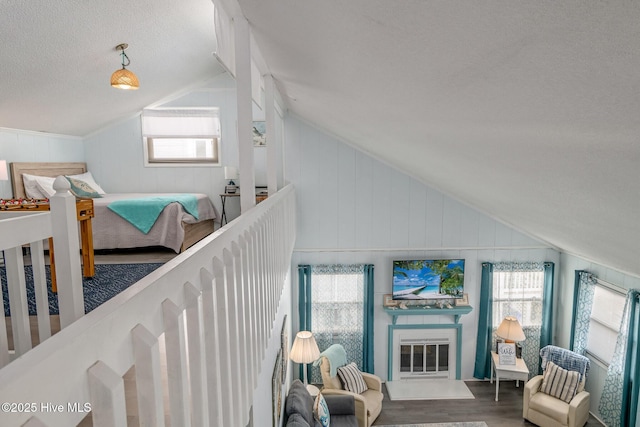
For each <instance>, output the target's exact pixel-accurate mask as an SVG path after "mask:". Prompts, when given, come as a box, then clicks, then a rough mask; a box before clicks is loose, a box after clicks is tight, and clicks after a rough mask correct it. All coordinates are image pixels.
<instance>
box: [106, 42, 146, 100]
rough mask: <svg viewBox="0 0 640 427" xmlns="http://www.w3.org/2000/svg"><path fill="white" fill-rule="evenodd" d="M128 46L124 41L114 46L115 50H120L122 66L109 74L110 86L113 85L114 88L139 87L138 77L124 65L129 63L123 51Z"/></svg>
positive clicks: (130, 88) (128, 88) (131, 88)
mask: <svg viewBox="0 0 640 427" xmlns="http://www.w3.org/2000/svg"><path fill="white" fill-rule="evenodd" d="M128 47H129V45H128V44H126V43H122V44H119V45H118V46H116V50H119V51H121V55H122V68H121V69H120V70H116V71H115V72H114V73H113V74H112V75H111V86H113V87H115V88H116V89H125V90H136V89H138V88H139V87H140V83H138V77H137V76H136V75H135V74H133V73H132V72H131V71H129V70H127V69H126V68H125V67H126V66H128V65H129V64H131V61H130V60H129V57H128V56H127V54H126V53H125V52H124V50H125V49H126V48H128Z"/></svg>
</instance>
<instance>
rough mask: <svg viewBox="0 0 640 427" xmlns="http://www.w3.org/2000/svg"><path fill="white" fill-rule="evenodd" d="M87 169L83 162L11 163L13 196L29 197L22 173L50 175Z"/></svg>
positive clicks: (79, 171)
mask: <svg viewBox="0 0 640 427" xmlns="http://www.w3.org/2000/svg"><path fill="white" fill-rule="evenodd" d="M86 171H87V164H86V163H81V162H70V163H11V189H12V190H13V197H15V198H25V197H27V195H26V193H25V191H24V183H23V182H22V174H23V173H27V174H30V175H38V176H49V177H52V178H55V177H56V176H59V175H77V174H80V173H85V172H86Z"/></svg>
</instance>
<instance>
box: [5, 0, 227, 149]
mask: <svg viewBox="0 0 640 427" xmlns="http://www.w3.org/2000/svg"><path fill="white" fill-rule="evenodd" d="M0 40H1V43H0V127H8V128H16V129H28V130H35V131H44V132H52V133H60V134H68V135H80V136H82V135H86V134H88V133H90V132H93V131H96V130H98V129H100V128H101V127H103V126H105V125H106V124H108V123H110V122H113V121H115V120H118V119H121V118H123V117H126V116H130V115H132V114H135V113H137V112H139V111H140V109H141V108H142V107H144V106H146V105H149V104H151V103H153V102H156V101H158V100H159V99H160V98H163V97H166V96H169V95H171V94H173V93H175V92H177V91H180V90H183V89H184V88H185V87H187V86H190V85H194V84H197V83H201V82H202V81H203V80H206V79H209V78H211V77H213V76H215V75H217V74H219V73H220V72H221V71H222V70H221V68H220V66H219V65H218V63H217V61H216V60H215V59H214V57H213V56H212V52H213V51H214V50H215V36H214V27H213V4H212V3H211V0H181V1H180V2H176V1H170V0H136V1H124V0H109V1H99V2H94V1H77V0H56V1H44V0H33V1H19V0H8V1H2V2H0ZM120 43H128V44H129V48H128V49H127V51H126V52H127V55H128V56H129V58H130V60H131V65H130V66H129V67H128V68H129V69H130V70H131V71H133V72H134V73H135V74H136V75H137V76H138V78H139V80H140V89H139V90H137V91H122V90H116V89H113V88H112V87H111V86H110V85H109V80H110V77H111V73H113V72H114V71H115V70H117V69H118V68H121V65H120V64H121V62H120V61H121V58H120V55H119V53H118V52H117V51H116V50H115V46H116V45H118V44H120Z"/></svg>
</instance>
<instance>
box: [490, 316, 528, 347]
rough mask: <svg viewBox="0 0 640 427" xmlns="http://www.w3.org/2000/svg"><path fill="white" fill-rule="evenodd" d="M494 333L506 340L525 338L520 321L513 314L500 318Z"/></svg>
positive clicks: (522, 339) (521, 339)
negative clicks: (500, 320)
mask: <svg viewBox="0 0 640 427" xmlns="http://www.w3.org/2000/svg"><path fill="white" fill-rule="evenodd" d="M496 335H497V336H499V337H500V338H503V339H505V340H507V341H524V340H525V339H526V337H525V336H524V331H523V330H522V326H520V322H518V319H516V318H515V317H513V316H507V317H505V318H504V319H503V320H502V323H500V326H498V330H497V331H496Z"/></svg>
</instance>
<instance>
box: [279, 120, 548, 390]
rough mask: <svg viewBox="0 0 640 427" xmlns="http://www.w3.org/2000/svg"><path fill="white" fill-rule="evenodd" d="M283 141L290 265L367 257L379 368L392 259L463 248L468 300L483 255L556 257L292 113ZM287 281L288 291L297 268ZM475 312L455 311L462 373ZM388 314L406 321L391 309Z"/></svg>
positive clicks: (468, 369) (466, 373)
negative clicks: (292, 209)
mask: <svg viewBox="0 0 640 427" xmlns="http://www.w3.org/2000/svg"><path fill="white" fill-rule="evenodd" d="M285 146H286V149H285V164H286V169H285V171H286V174H287V175H286V179H287V180H288V181H290V182H292V183H294V185H295V186H296V189H297V192H296V194H297V197H298V206H297V209H298V212H297V218H298V234H297V241H296V247H295V249H294V256H293V260H292V264H293V269H294V270H295V267H296V266H297V265H298V264H321V263H346V264H348V263H372V264H374V265H375V305H376V308H375V312H374V335H375V337H374V347H375V356H374V363H375V371H376V374H378V375H380V376H381V377H382V378H386V377H387V372H386V366H387V325H389V323H390V318H389V317H388V316H387V315H386V313H384V311H383V310H382V299H383V295H384V294H387V293H390V292H391V277H392V271H391V266H392V261H393V260H394V259H409V258H423V257H424V258H448V257H451V258H464V259H465V260H466V261H465V292H467V293H468V294H469V300H470V302H471V305H472V306H474V307H475V308H477V307H478V305H479V287H480V273H481V267H480V266H481V263H482V262H483V261H491V262H498V261H552V262H555V263H558V261H559V254H558V252H557V251H556V250H554V249H553V248H550V247H548V245H546V244H544V243H541V242H538V241H536V240H534V239H532V238H530V237H528V236H526V235H524V234H522V233H520V232H518V231H516V230H514V229H512V228H510V227H508V226H506V225H504V224H502V223H501V222H499V221H496V220H494V219H492V218H489V217H488V216H486V215H484V214H482V213H481V212H478V211H477V210H475V209H473V208H471V207H469V206H467V205H464V204H462V203H460V202H458V201H456V200H454V199H452V198H451V197H447V196H446V195H444V194H442V193H441V192H439V191H437V190H435V189H433V188H431V187H429V186H427V185H425V184H424V183H421V182H419V181H417V180H415V179H413V178H412V177H410V176H408V175H406V174H404V173H402V172H401V171H398V170H397V169H394V168H392V167H390V166H388V165H386V164H384V163H383V162H381V161H379V160H377V159H375V158H372V157H371V156H369V155H367V154H366V153H364V152H362V151H360V150H357V149H355V148H353V147H351V146H349V145H347V144H345V143H343V142H341V141H339V140H337V139H335V138H333V137H331V136H329V135H327V134H326V133H323V132H322V131H320V130H318V129H316V128H314V127H313V126H310V125H309V124H307V123H304V122H303V121H301V120H299V119H297V118H295V117H289V118H288V119H287V121H286V126H285ZM293 282H294V283H293V284H294V289H293V290H292V293H293V294H294V296H293V301H296V300H297V278H295V279H294V281H293ZM294 311H295V310H294ZM477 318H478V312H477V310H474V311H472V312H471V314H469V315H466V316H463V317H462V320H461V322H462V324H463V361H462V367H463V368H462V378H471V377H472V376H473V363H474V358H475V342H476V334H477ZM451 321H452V320H451V317H450V316H412V317H411V323H433V322H435V323H450V322H451ZM398 323H409V322H408V320H407V318H400V319H399V320H398ZM295 328H297V324H296V325H294V329H295ZM321 350H322V349H321Z"/></svg>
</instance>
